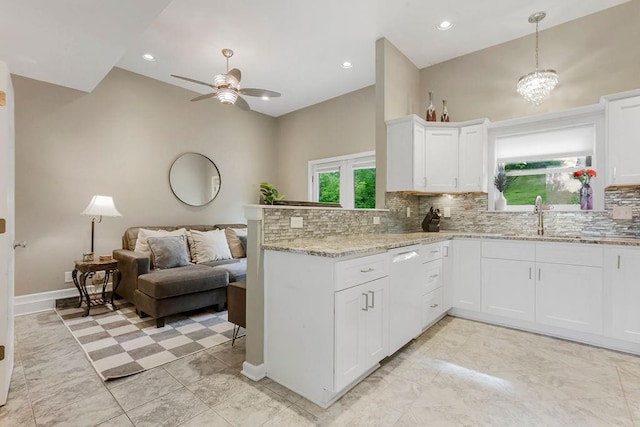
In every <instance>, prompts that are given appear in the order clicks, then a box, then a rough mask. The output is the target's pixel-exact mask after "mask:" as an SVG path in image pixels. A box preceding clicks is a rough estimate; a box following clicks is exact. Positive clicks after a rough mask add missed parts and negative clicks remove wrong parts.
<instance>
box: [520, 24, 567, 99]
mask: <svg viewBox="0 0 640 427" xmlns="http://www.w3.org/2000/svg"><path fill="white" fill-rule="evenodd" d="M546 16H547V14H546V13H545V12H536V13H534V14H533V15H531V16H530V17H529V22H530V23H531V24H536V69H535V71H532V72H530V73H528V74H525V75H524V76H522V77H520V80H518V85H517V90H518V93H519V94H520V95H522V96H523V97H524V99H526V100H527V101H529V102H531V103H532V104H534V105H540V104H541V103H542V101H543V100H544V99H546V98H547V97H548V96H549V94H550V93H551V91H553V89H554V88H555V87H556V85H557V84H558V73H556V70H541V69H539V68H538V23H539V22H540V21H542V20H543V19H544V18H545V17H546Z"/></svg>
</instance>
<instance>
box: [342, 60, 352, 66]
mask: <svg viewBox="0 0 640 427" xmlns="http://www.w3.org/2000/svg"><path fill="white" fill-rule="evenodd" d="M351 67H353V64H352V63H351V62H349V61H344V62H343V63H342V68H351Z"/></svg>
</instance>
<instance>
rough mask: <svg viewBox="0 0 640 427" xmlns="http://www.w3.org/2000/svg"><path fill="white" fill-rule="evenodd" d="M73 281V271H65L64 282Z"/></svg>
mask: <svg viewBox="0 0 640 427" xmlns="http://www.w3.org/2000/svg"><path fill="white" fill-rule="evenodd" d="M71 282H73V277H71V272H70V271H65V272H64V283H71Z"/></svg>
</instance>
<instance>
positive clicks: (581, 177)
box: [573, 169, 596, 186]
mask: <svg viewBox="0 0 640 427" xmlns="http://www.w3.org/2000/svg"><path fill="white" fill-rule="evenodd" d="M595 176H596V171H595V170H593V169H580V170H577V171H575V172H574V173H573V178H575V179H577V180H578V181H580V182H581V183H582V185H583V186H585V185H589V182H591V178H595Z"/></svg>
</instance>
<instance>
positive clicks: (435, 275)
mask: <svg viewBox="0 0 640 427" xmlns="http://www.w3.org/2000/svg"><path fill="white" fill-rule="evenodd" d="M439 276H440V275H439V274H432V275H431V276H429V278H431V279H435V278H436V277H439Z"/></svg>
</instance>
